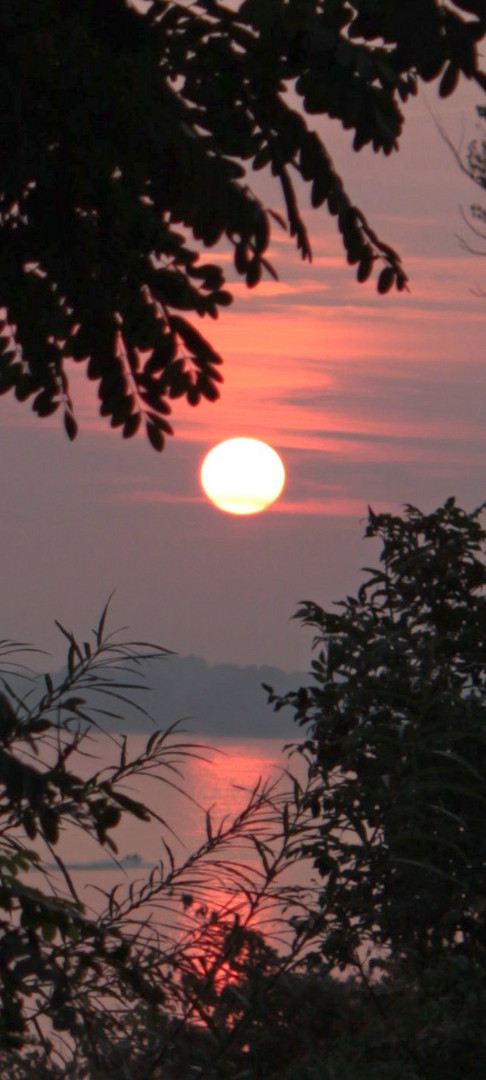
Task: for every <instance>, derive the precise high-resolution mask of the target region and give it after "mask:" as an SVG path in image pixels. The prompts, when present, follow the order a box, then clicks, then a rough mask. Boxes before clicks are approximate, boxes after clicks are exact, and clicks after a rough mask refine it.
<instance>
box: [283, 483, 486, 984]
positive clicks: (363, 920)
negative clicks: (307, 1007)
mask: <svg viewBox="0 0 486 1080" xmlns="http://www.w3.org/2000/svg"><path fill="white" fill-rule="evenodd" d="M481 511H482V507H480V508H479V509H478V510H475V511H474V512H473V513H470V514H468V513H466V512H465V511H464V510H462V509H460V508H459V507H458V506H456V504H455V501H454V499H449V500H447V502H446V503H445V504H444V506H442V507H440V508H439V509H438V510H436V511H435V512H433V513H430V514H424V513H422V512H421V511H420V510H417V509H416V508H415V507H413V506H407V507H406V511H405V514H404V516H403V517H398V516H394V515H392V514H375V513H373V511H372V510H370V511H369V517H368V525H367V528H366V534H365V535H366V537H369V538H373V539H378V540H381V542H382V545H383V547H382V552H381V560H380V566H379V568H378V569H373V570H370V571H369V576H368V578H367V580H365V582H364V584H363V585H362V586H361V588H360V589H359V591H358V594H357V596H356V597H351V596H348V597H347V598H346V600H344V601H343V602H342V603H341V604H339V605H338V608H340V611H337V612H328V611H325V610H323V609H322V608H321V607H319V606H318V605H317V604H315V603H312V602H305V603H303V604H302V605H301V607H300V608H299V610H298V612H297V615H296V617H297V618H300V619H301V620H302V622H303V623H304V624H306V625H310V626H313V627H314V628H315V630H316V637H315V647H316V649H317V655H316V657H315V659H314V660H313V661H312V671H313V676H314V683H313V684H312V685H310V686H308V687H302V688H301V689H300V690H298V691H297V692H293V693H291V694H288V695H286V696H285V697H284V698H278V697H276V696H275V695H273V694H271V700H272V701H273V702H274V705H275V707H276V708H281V707H283V706H284V705H291V706H292V707H293V708H294V710H295V719H296V721H297V722H298V723H299V724H300V725H301V726H302V727H303V728H304V729H305V742H304V744H303V747H301V752H303V753H304V755H305V757H306V759H307V761H308V768H309V774H310V776H311V778H312V780H313V784H314V786H313V789H312V792H311V793H310V795H309V793H308V794H307V795H306V797H305V798H306V800H307V802H308V805H309V808H310V810H311V812H312V813H313V814H314V816H315V819H316V822H318V824H319V833H320V836H319V840H318V842H317V843H313V842H311V845H310V847H309V845H306V844H304V845H303V848H302V850H304V851H306V852H307V854H311V855H312V856H313V858H314V860H315V866H316V868H317V870H318V871H319V873H320V875H321V877H322V889H321V896H320V909H321V910H320V916H319V918H316V920H315V926H314V931H315V933H316V938H317V940H318V942H319V949H320V951H321V953H322V957H323V959H324V961H326V962H327V963H328V964H329V965H330V967H333V966H335V965H337V966H339V967H341V968H348V967H350V966H353V965H355V966H357V967H358V968H361V967H362V966H363V965H364V964H365V959H366V956H367V950H369V954H368V958H369V956H371V960H370V965H371V966H373V965H376V964H380V958H381V961H383V963H384V964H385V965H386V964H387V963H388V962H389V960H390V958H392V959H393V960H395V961H396V960H397V959H400V960H403V961H405V960H406V961H407V963H408V964H409V965H410V970H411V971H413V970H415V971H419V972H420V971H421V970H422V969H424V968H427V965H430V964H431V963H432V962H435V961H437V960H439V959H440V958H441V957H444V956H449V955H450V956H451V957H453V956H457V957H459V958H462V959H464V960H465V961H466V960H467V961H468V962H469V961H470V962H471V963H473V962H474V963H476V962H478V963H480V964H482V965H484V957H485V949H486V921H485V903H484V897H485V894H486V801H485V790H486V730H485V720H486V696H485V690H486V591H485V587H486V566H485V563H484V553H485V541H486V532H485V530H484V529H483V528H482V526H481V523H480V520H479V519H480V514H481ZM309 800H310V801H309ZM308 927H309V929H312V927H310V926H309V924H308Z"/></svg>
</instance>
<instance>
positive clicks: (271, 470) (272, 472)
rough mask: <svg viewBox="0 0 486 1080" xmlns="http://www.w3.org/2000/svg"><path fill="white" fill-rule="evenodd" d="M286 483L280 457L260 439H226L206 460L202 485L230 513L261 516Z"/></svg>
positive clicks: (214, 501)
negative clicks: (259, 514)
mask: <svg viewBox="0 0 486 1080" xmlns="http://www.w3.org/2000/svg"><path fill="white" fill-rule="evenodd" d="M284 483H285V469H284V467H283V464H282V461H281V459H280V457H279V455H278V454H277V453H276V451H275V450H273V449H272V447H271V446H268V444H267V443H264V442H261V441H260V439H246V438H239V439H226V441H225V442H222V443H218V445H217V446H214V447H213V449H212V450H210V451H209V453H208V454H207V455H206V457H205V458H204V461H203V464H202V468H201V484H202V486H203V489H204V491H205V493H206V495H207V497H208V499H210V500H211V502H212V503H214V505H215V506H217V507H218V509H219V510H224V511H225V512H226V513H228V514H258V513H260V512H261V511H262V510H266V508H267V506H270V505H271V504H272V503H274V502H275V500H276V499H278V497H279V495H280V494H281V492H282V489H283V486H284Z"/></svg>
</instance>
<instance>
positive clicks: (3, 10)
mask: <svg viewBox="0 0 486 1080" xmlns="http://www.w3.org/2000/svg"><path fill="white" fill-rule="evenodd" d="M417 25H420V28H421V30H420V34H417V33H416V26H417ZM0 30H1V33H2V41H3V42H4V54H3V61H2V70H1V72H0V89H1V91H2V92H3V97H4V99H5V100H8V101H9V102H10V103H11V104H10V107H9V108H8V109H4V110H3V113H2V117H1V119H0V141H1V144H2V149H3V155H2V164H1V167H0V229H1V234H0V235H1V239H2V242H1V244H0V280H1V282H2V286H1V291H0V304H1V305H2V306H3V317H2V320H1V325H0V392H3V393H5V392H7V391H9V390H13V391H14V393H15V396H16V397H17V399H18V400H20V401H25V400H27V399H31V400H32V406H33V409H34V411H35V412H36V413H37V415H38V416H40V417H45V416H50V415H51V414H53V413H54V412H56V411H57V410H61V411H62V413H63V416H64V425H65V429H66V432H67V434H68V436H69V438H70V439H73V438H74V437H75V435H76V431H77V425H76V420H75V417H74V409H73V403H72V399H71V396H70V390H69V378H68V369H69V363H68V362H69V361H70V360H74V361H75V362H76V363H81V362H82V363H85V364H86V366H87V373H88V377H89V378H90V379H93V380H94V381H96V383H97V385H98V395H99V400H100V412H101V414H102V415H103V416H105V417H107V418H108V419H109V422H110V424H111V425H112V426H113V427H116V428H120V429H121V431H122V434H123V436H124V437H125V438H129V437H131V436H133V435H134V434H135V433H136V432H137V431H138V430H139V429H140V428H141V427H145V431H146V434H147V436H148V438H149V440H150V442H151V444H152V446H153V447H154V448H155V449H156V450H161V449H162V448H163V446H164V441H165V438H166V436H167V435H169V434H171V432H172V428H171V425H170V423H169V420H168V416H169V414H170V411H171V402H172V401H173V400H174V399H178V398H181V399H185V400H186V401H187V402H188V403H189V404H190V405H196V404H197V403H198V402H199V401H200V400H201V399H202V398H205V399H207V400H209V401H214V400H215V399H216V398H217V397H218V396H219V389H218V386H219V383H220V382H221V374H220V370H219V367H220V364H221V357H220V356H219V355H218V353H217V352H216V351H215V350H214V348H213V347H212V346H211V344H210V343H209V342H208V341H207V339H206V337H205V336H204V335H203V334H202V332H201V329H200V320H201V319H203V318H205V317H209V318H216V317H217V316H218V312H219V310H220V308H221V307H225V306H226V305H227V304H229V303H230V302H231V294H230V293H229V292H228V291H227V289H226V288H225V278H224V273H223V270H222V268H221V266H220V265H217V264H216V263H212V262H204V261H201V259H200V254H201V249H205V248H211V247H214V246H215V245H217V244H218V245H221V244H223V246H226V247H229V249H230V251H231V252H232V254H233V261H234V267H235V270H236V272H237V274H239V275H240V276H242V277H243V278H244V279H245V281H246V283H247V285H248V286H249V287H250V288H251V287H254V286H256V285H257V284H258V282H259V281H260V279H261V276H262V274H263V273H265V272H269V273H274V271H273V269H272V267H271V265H270V264H269V262H268V261H267V258H266V251H267V248H268V244H269V238H270V225H271V221H272V217H273V219H274V220H275V219H276V220H277V221H278V222H279V223H280V225H282V226H283V227H287V228H288V229H289V230H290V233H291V235H292V236H294V237H295V239H296V243H297V247H298V249H299V250H300V252H301V254H302V256H303V257H304V258H310V257H311V246H310V241H309V236H308V232H307V229H306V225H305V223H304V220H303V217H302V213H301V210H300V207H299V204H298V200H297V197H296V193H295V187H294V178H295V177H300V178H301V179H303V181H304V182H305V184H307V185H308V186H309V188H310V199H311V204H312V206H313V207H315V208H318V207H320V206H322V205H325V206H326V208H327V210H328V211H329V213H330V214H331V215H333V216H334V217H335V218H336V220H337V225H338V228H339V231H340V233H341V236H342V241H343V245H344V249H345V252H346V257H347V260H348V262H349V263H350V265H353V266H356V271H357V278H358V280H359V281H360V282H364V281H366V280H367V278H368V277H369V276H370V275H371V274H372V272H373V270H374V269H375V268H377V269H378V278H377V283H378V290H379V292H380V293H387V292H388V291H389V290H390V289H391V288H392V287H394V286H396V287H397V288H398V289H399V290H402V289H404V288H405V287H406V281H407V278H406V274H405V271H404V269H403V267H402V264H401V261H400V258H399V256H398V254H397V253H396V252H395V251H394V250H393V249H392V248H391V247H390V246H389V245H387V244H386V243H384V242H383V241H382V240H381V239H380V238H379V236H378V235H377V234H376V233H375V232H374V230H373V229H372V227H371V226H370V225H369V223H368V222H367V220H366V218H365V216H364V214H363V212H362V211H361V210H360V209H359V208H358V207H357V206H355V205H353V203H352V201H351V199H350V198H349V196H348V194H347V192H346V189H345V186H344V184H343V182H342V180H341V178H340V177H339V176H338V174H337V173H336V171H335V169H334V166H333V163H332V160H331V158H330V156H329V153H328V151H327V149H326V146H325V144H324V142H323V140H322V138H321V137H320V136H319V135H318V134H317V133H316V132H315V131H313V130H312V129H310V128H309V127H308V125H307V122H306V119H305V114H309V115H311V116H312V115H317V116H328V117H331V118H333V119H336V120H337V121H339V122H340V123H341V124H343V125H344V127H345V128H347V129H350V130H351V131H353V132H354V143H353V145H354V148H355V149H356V150H359V149H360V148H361V147H363V146H365V145H368V144H371V145H372V146H373V148H374V150H375V151H383V152H384V153H386V154H389V153H391V152H392V151H393V150H394V149H396V148H397V146H398V139H399V136H400V133H401V130H402V125H403V115H402V104H403V103H405V102H406V101H407V99H408V97H409V95H410V94H413V93H415V92H416V88H417V82H418V81H419V80H421V79H424V80H432V79H436V78H439V77H440V79H441V81H440V87H439V91H440V93H441V94H442V95H447V94H449V93H451V92H452V91H453V90H454V88H455V86H456V83H457V80H458V78H459V75H461V74H462V75H465V76H466V77H467V78H474V79H475V80H476V82H477V83H478V84H479V85H480V86H484V78H485V77H484V74H483V73H482V72H481V70H480V66H479V59H478V51H477V45H478V42H479V41H481V39H482V37H483V35H484V30H485V17H484V9H483V5H482V3H480V2H479V0H477V2H473V0H468V2H467V3H466V2H458V3H455V4H454V5H453V4H449V3H439V2H438V0H427V2H425V0H420V3H419V2H418V0H414V2H413V3H412V4H411V3H410V0H407V2H406V3H405V2H403V0H402V2H400V3H395V4H393V5H391V4H389V3H376V2H375V0H366V2H365V0H362V2H360V3H359V4H357V5H350V4H348V3H347V2H346V0H332V2H330V0H305V2H304V3H303V2H302V0H245V2H244V3H243V4H242V5H240V7H239V9H238V10H236V11H235V10H232V9H230V8H228V7H226V6H225V5H224V4H221V3H219V2H217V0H197V2H196V3H194V4H191V5H187V6H186V5H182V4H180V3H176V2H172V0H153V2H152V3H151V4H149V6H148V8H146V9H145V10H144V12H141V11H139V10H138V9H137V8H136V7H133V6H131V5H130V6H129V5H127V4H125V3H124V2H122V0H82V2H79V3H77V4H72V3H70V2H68V0H26V2H24V3H23V4H22V5H21V7H18V6H16V7H15V6H14V7H12V5H11V3H10V2H9V0H1V2H0ZM291 88H294V89H295V90H296V92H297V95H298V97H299V99H300V102H301V109H300V110H297V109H295V108H293V107H292V106H291V105H290V104H289V98H288V93H287V92H288V90H289V89H291ZM250 169H252V170H256V171H258V170H261V169H265V170H267V171H269V172H270V173H271V174H272V175H273V176H274V177H275V179H276V181H277V183H278V185H279V187H280V191H281V198H282V201H283V208H284V215H285V216H284V217H282V216H281V215H280V213H278V212H274V211H270V210H268V209H266V208H265V207H264V206H263V205H262V203H261V201H260V199H259V198H258V197H257V195H256V194H255V192H254V191H253V190H252V188H251V186H250V185H249V182H248V177H249V170H250ZM189 315H190V316H191V318H189V317H188V316H189Z"/></svg>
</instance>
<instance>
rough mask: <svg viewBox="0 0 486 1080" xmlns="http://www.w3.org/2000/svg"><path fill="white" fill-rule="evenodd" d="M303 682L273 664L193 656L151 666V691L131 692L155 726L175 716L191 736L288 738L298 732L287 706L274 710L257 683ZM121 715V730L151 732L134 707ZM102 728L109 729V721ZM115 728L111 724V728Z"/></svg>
mask: <svg viewBox="0 0 486 1080" xmlns="http://www.w3.org/2000/svg"><path fill="white" fill-rule="evenodd" d="M303 681H304V683H305V682H307V681H308V676H307V675H306V674H305V673H303V672H294V673H292V674H289V673H288V672H285V671H281V670H280V669H279V668H275V667H238V666H237V665H236V664H215V665H213V666H211V665H209V664H207V663H206V662H205V661H204V660H200V659H198V658H197V657H195V656H185V657H180V656H170V657H167V658H164V659H163V660H161V661H160V662H156V663H152V664H150V666H149V668H148V671H147V686H148V687H149V686H150V689H147V690H146V691H144V692H143V695H142V696H139V695H134V700H135V701H138V702H140V703H141V704H143V706H144V708H145V709H146V710H147V711H148V712H149V713H150V714H151V715H152V716H153V718H154V720H155V722H156V725H157V727H166V726H168V725H169V724H172V723H174V721H176V720H178V721H182V726H183V728H184V729H185V730H187V731H189V732H190V733H191V734H200V733H201V734H202V733H204V734H211V735H242V736H245V735H252V736H261V737H262V738H271V737H272V736H276V737H278V738H280V737H283V738H287V737H292V736H293V735H296V736H297V735H298V731H299V729H298V728H297V727H296V726H295V724H294V723H293V722H292V714H291V710H288V711H287V710H282V711H280V712H279V713H275V712H273V710H272V709H271V707H270V706H269V705H267V695H266V693H265V691H264V690H263V688H262V683H268V684H270V686H273V687H274V688H275V690H277V691H278V692H279V693H286V692H287V691H288V690H296V689H297V688H298V687H299V686H300V685H302V682H303ZM125 715H126V720H125V722H124V726H123V730H124V731H143V730H147V731H151V730H153V727H152V725H151V724H150V722H149V721H147V720H145V722H144V720H143V717H140V715H138V714H137V712H136V711H128V710H125ZM110 723H111V722H110ZM106 726H107V729H108V723H107V724H106ZM116 726H117V725H115V724H114V723H111V730H114V728H115V727H116ZM118 727H119V725H118Z"/></svg>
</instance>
